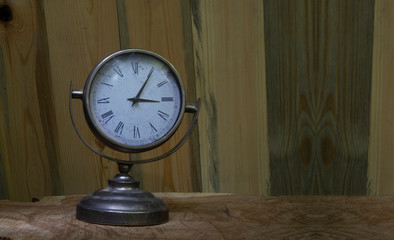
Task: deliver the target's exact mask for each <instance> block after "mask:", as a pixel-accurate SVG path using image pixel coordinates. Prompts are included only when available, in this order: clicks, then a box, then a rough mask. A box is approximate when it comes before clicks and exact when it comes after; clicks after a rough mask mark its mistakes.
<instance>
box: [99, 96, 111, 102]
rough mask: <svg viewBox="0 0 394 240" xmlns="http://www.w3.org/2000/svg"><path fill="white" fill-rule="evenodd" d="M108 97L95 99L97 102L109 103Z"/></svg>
mask: <svg viewBox="0 0 394 240" xmlns="http://www.w3.org/2000/svg"><path fill="white" fill-rule="evenodd" d="M108 99H109V97H106V98H102V99H99V100H97V103H109V100H108Z"/></svg>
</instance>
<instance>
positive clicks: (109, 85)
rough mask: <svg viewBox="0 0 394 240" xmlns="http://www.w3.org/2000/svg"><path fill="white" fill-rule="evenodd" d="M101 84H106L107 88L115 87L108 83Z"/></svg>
mask: <svg viewBox="0 0 394 240" xmlns="http://www.w3.org/2000/svg"><path fill="white" fill-rule="evenodd" d="M101 84H104V85H106V86H108V87H113V85H111V84H108V83H104V82H102V83H101Z"/></svg>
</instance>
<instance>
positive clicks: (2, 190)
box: [0, 0, 394, 201]
mask: <svg viewBox="0 0 394 240" xmlns="http://www.w3.org/2000/svg"><path fill="white" fill-rule="evenodd" d="M393 25H394V1H391V0H375V1H373V0H361V1H360V0H347V1H342V0H322V1H314V0H310V1H287V0H264V1H261V0H245V1H239V0H150V1H149V0H117V1H115V0H113V1H104V0H70V1H63V0H18V1H11V0H0V199H1V198H3V199H4V198H9V199H12V200H22V201H30V200H31V198H32V197H41V196H46V195H64V194H87V193H90V192H92V191H94V190H96V189H98V188H102V187H105V186H106V184H107V183H106V181H107V179H108V178H110V177H112V176H113V175H114V174H116V172H117V169H116V164H114V163H112V162H108V161H107V160H105V159H101V158H100V157H98V156H96V155H95V154H94V153H92V152H90V150H88V149H87V148H86V147H85V146H84V145H83V144H82V143H81V142H80V140H79V139H78V137H77V135H76V133H75V131H74V129H73V127H72V125H71V122H70V118H69V113H68V94H69V87H70V81H71V80H72V81H74V88H82V87H83V85H84V82H85V80H86V77H87V75H88V74H89V72H90V70H91V69H92V68H93V67H94V66H95V64H96V63H97V62H98V61H100V60H101V59H102V58H103V57H105V56H106V55H108V54H110V53H112V52H114V51H116V50H119V49H124V48H145V49H149V50H152V51H155V52H157V53H159V54H160V55H162V56H164V57H165V58H167V59H168V60H169V61H170V62H172V63H173V65H174V66H175V67H176V68H177V69H178V71H179V73H180V75H181V77H182V78H183V81H184V84H185V88H186V91H187V97H186V98H187V101H188V102H190V103H194V102H195V101H196V98H197V97H201V98H202V104H203V105H202V112H201V114H200V118H199V122H198V128H197V129H196V130H195V131H194V133H193V135H192V137H191V139H190V140H189V141H188V142H187V144H186V145H185V146H184V147H182V148H181V149H180V150H179V151H178V152H177V153H176V154H175V155H173V156H171V157H169V158H167V159H165V160H162V161H159V162H156V163H150V164H145V165H138V166H135V167H134V168H133V175H134V176H135V177H136V178H138V179H139V180H141V183H142V186H143V187H144V188H145V189H147V190H149V191H155V192H158V191H176V192H200V191H204V192H233V193H247V194H264V195H312V194H319V195H328V194H335V195H338V194H346V195H368V194H372V195H375V194H378V195H391V194H393V193H394V157H392V156H393V155H394V107H393V106H394V94H393V92H394V83H393V81H394V61H393V59H394V44H393V39H394V29H393V27H392V26H393ZM73 107H74V116H75V118H76V121H77V123H78V127H79V129H80V130H81V132H82V134H83V136H84V137H85V139H86V140H87V141H88V142H89V143H90V144H92V145H94V146H95V147H96V148H98V149H100V150H102V151H104V152H105V153H106V154H111V155H113V156H116V157H121V158H124V159H128V158H131V157H136V156H128V155H126V154H121V153H116V152H114V151H112V150H110V149H108V148H106V147H105V146H104V145H102V144H100V143H99V142H98V141H97V140H96V139H95V138H94V137H93V136H92V134H91V133H90V131H89V130H88V128H87V125H86V124H85V123H84V117H83V113H82V104H81V102H80V101H78V100H73ZM190 120H191V116H186V117H185V119H184V122H183V123H182V127H181V129H180V131H179V132H180V133H178V134H177V135H176V136H174V138H173V139H172V140H171V141H170V142H169V143H166V144H165V145H163V146H162V147H160V149H157V150H154V151H153V152H152V153H147V154H141V156H148V155H149V156H152V155H156V154H160V153H162V152H165V151H166V150H168V149H169V148H170V147H171V146H173V145H174V144H176V142H177V140H179V139H180V138H181V137H182V135H183V132H184V131H185V130H186V129H187V127H188V124H189V123H190ZM141 156H137V157H141Z"/></svg>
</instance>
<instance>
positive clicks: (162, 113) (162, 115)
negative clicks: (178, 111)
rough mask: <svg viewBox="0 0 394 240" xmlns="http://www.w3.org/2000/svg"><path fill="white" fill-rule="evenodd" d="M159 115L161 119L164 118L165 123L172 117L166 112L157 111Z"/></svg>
mask: <svg viewBox="0 0 394 240" xmlns="http://www.w3.org/2000/svg"><path fill="white" fill-rule="evenodd" d="M157 114H158V115H159V116H160V117H161V118H163V119H164V120H165V121H167V119H168V117H169V116H170V115H168V114H167V113H165V112H162V111H160V110H159V111H157Z"/></svg>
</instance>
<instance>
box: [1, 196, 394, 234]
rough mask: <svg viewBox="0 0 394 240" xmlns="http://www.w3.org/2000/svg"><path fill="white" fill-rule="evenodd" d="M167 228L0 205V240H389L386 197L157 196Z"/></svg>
mask: <svg viewBox="0 0 394 240" xmlns="http://www.w3.org/2000/svg"><path fill="white" fill-rule="evenodd" d="M156 195H157V196H158V197H161V198H162V199H163V200H164V202H166V204H167V205H168V206H169V209H170V220H169V222H168V223H165V224H162V225H157V226H148V227H115V226H104V225H94V224H88V223H85V222H80V221H78V220H76V219H75V206H76V204H77V202H78V201H79V200H80V199H81V197H80V196H67V197H47V198H44V199H42V200H41V201H39V202H36V203H16V202H9V201H0V239H7V240H16V239H29V240H35V239H57V240H62V239H68V240H70V239H75V240H76V239H97V240H99V239H391V238H392V237H393V236H394V214H393V213H394V197H256V196H247V195H214V194H190V193H189V194H181V193H173V194H170V193H160V194H156Z"/></svg>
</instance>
